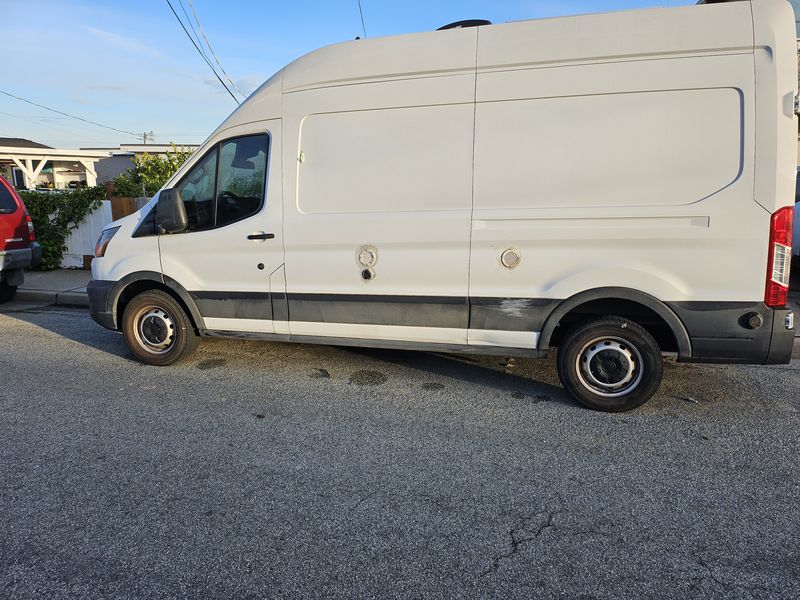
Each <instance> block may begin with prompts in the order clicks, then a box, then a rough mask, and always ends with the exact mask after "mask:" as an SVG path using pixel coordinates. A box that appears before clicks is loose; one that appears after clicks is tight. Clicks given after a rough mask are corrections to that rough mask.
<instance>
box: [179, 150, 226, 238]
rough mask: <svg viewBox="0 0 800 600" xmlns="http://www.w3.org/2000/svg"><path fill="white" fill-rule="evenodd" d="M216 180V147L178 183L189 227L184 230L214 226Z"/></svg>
mask: <svg viewBox="0 0 800 600" xmlns="http://www.w3.org/2000/svg"><path fill="white" fill-rule="evenodd" d="M216 182H217V149H216V148H214V150H212V151H211V152H209V153H208V154H207V155H206V157H205V158H204V159H203V160H201V161H200V162H199V163H197V164H196V165H195V166H194V167H193V168H192V170H191V171H189V174H188V175H186V177H184V178H183V181H181V182H180V183H179V184H178V186H177V187H178V190H179V191H180V193H181V197H182V198H183V205H184V206H185V207H186V216H187V217H188V219H189V227H188V229H187V230H186V231H205V230H206V229H213V228H214V188H215V186H216Z"/></svg>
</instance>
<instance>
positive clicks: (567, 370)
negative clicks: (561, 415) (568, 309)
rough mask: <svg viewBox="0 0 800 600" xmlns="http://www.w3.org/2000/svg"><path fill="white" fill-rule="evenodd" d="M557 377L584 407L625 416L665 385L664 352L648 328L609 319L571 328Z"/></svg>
mask: <svg viewBox="0 0 800 600" xmlns="http://www.w3.org/2000/svg"><path fill="white" fill-rule="evenodd" d="M556 362H557V367H558V378H559V379H560V380H561V383H562V385H563V386H564V388H565V389H566V390H567V391H568V392H569V393H570V394H571V395H572V397H573V398H575V399H576V400H577V401H578V402H580V403H581V404H583V405H584V406H586V407H588V408H591V409H593V410H600V411H604V412H626V411H629V410H633V409H634V408H637V407H639V406H641V405H642V404H644V403H645V402H647V401H648V400H649V399H650V397H651V396H652V395H653V394H655V393H656V390H658V386H659V385H661V377H662V375H663V372H664V364H663V361H662V358H661V349H660V348H659V347H658V343H657V342H656V341H655V340H654V339H653V336H652V335H650V333H649V332H647V330H645V329H644V328H643V327H641V326H640V325H638V324H637V323H634V322H633V321H630V320H628V319H624V318H622V317H615V316H606V317H601V318H599V319H596V320H593V321H589V322H585V323H581V324H579V325H576V326H575V327H573V328H572V329H570V330H569V331H568V332H567V333H566V334H565V335H564V338H563V339H562V341H561V344H559V346H558V355H557V359H556Z"/></svg>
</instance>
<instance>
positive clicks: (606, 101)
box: [89, 0, 797, 411]
mask: <svg viewBox="0 0 800 600" xmlns="http://www.w3.org/2000/svg"><path fill="white" fill-rule="evenodd" d="M796 55H797V53H796V46H795V34H794V17H793V11H792V8H791V6H790V5H789V3H788V2H786V1H785V0H753V1H752V2H748V1H734V2H723V3H713V4H702V5H699V6H686V7H680V8H667V9H654V10H639V11H627V12H617V13H612V14H597V15H588V16H576V17H567V18H559V19H545V20H534V21H524V22H517V23H507V24H503V25H484V26H479V27H463V28H455V29H449V30H445V31H436V32H430V33H420V34H413V35H402V36H396V37H388V38H379V39H368V40H357V41H352V42H347V43H342V44H337V45H334V46H331V47H328V48H324V49H322V50H319V51H316V52H312V53H311V54H309V55H307V56H304V57H302V58H300V59H299V60H297V61H295V62H293V63H292V64H290V65H289V66H287V67H286V68H285V69H283V70H282V71H280V72H279V73H277V74H276V75H275V76H274V77H272V78H271V79H270V80H269V81H267V82H266V83H265V84H264V85H262V86H261V88H259V89H258V90H257V91H256V92H255V93H254V94H253V95H252V96H251V97H250V98H249V99H248V100H247V101H246V102H245V103H244V104H242V105H241V106H240V107H239V108H238V109H237V110H236V111H235V112H234V113H233V114H232V115H231V116H230V117H229V118H228V119H227V120H226V121H225V122H224V123H223V124H222V125H220V127H219V128H218V129H217V130H216V131H215V132H214V133H213V134H212V135H211V137H210V138H209V139H208V141H206V142H205V144H204V145H203V146H202V147H201V148H200V150H199V151H198V152H197V153H196V154H195V155H194V156H193V157H192V158H191V160H189V161H188V162H187V163H186V164H185V165H184V166H183V167H182V168H181V169H180V171H178V173H176V175H175V176H174V177H173V178H172V179H171V180H170V181H169V183H168V184H167V185H166V186H165V189H162V190H161V192H160V193H159V194H158V195H157V196H156V197H155V198H153V200H152V201H151V202H150V203H149V204H148V205H147V206H146V207H145V208H144V209H142V210H141V211H140V212H139V213H137V214H134V215H131V216H129V217H127V218H125V219H122V220H120V221H117V222H116V223H114V224H112V225H111V226H109V228H108V229H106V230H105V231H104V232H103V235H102V237H101V238H100V240H99V242H98V246H97V252H96V254H97V258H95V260H94V262H93V264H92V275H93V279H94V281H92V283H91V284H90V286H89V295H90V300H91V306H92V308H91V310H92V315H93V317H94V319H95V320H96V321H97V322H99V323H100V324H102V325H104V326H105V327H108V328H109V329H114V330H121V331H122V332H123V334H124V337H125V341H126V342H127V344H128V346H129V347H130V349H131V351H132V352H133V353H134V354H135V355H136V356H137V357H138V358H139V359H141V360H142V361H144V362H146V363H148V364H152V365H168V364H171V363H173V362H175V361H176V360H178V359H179V358H181V357H182V356H184V355H186V354H187V353H189V352H191V351H192V350H193V349H194V348H195V347H196V346H197V344H198V340H199V338H200V337H203V336H226V337H241V338H248V339H263V340H281V341H292V342H312V343H321V344H335V345H355V346H375V347H387V348H410V349H419V350H436V351H444V352H462V351H466V352H475V353H483V354H486V353H501V354H503V355H519V356H544V355H546V354H547V353H548V352H549V351H551V350H554V349H557V363H558V371H559V375H560V377H561V381H562V382H563V384H564V386H565V387H566V389H567V390H568V391H569V392H570V393H571V394H572V395H573V396H574V397H575V398H577V399H578V400H579V401H580V402H582V403H583V404H585V405H587V406H589V407H591V408H595V409H601V410H607V411H623V410H629V409H631V408H634V407H636V406H638V405H640V404H642V403H644V402H645V401H646V400H647V399H648V398H649V397H650V396H651V395H652V394H653V393H654V392H655V390H656V389H657V388H658V386H659V383H660V380H661V373H662V353H663V352H666V353H677V356H678V359H679V360H680V361H684V362H731V363H757V364H773V363H787V362H788V361H789V360H790V356H791V353H792V342H793V336H794V332H793V329H794V316H793V314H792V312H791V311H790V310H788V309H787V291H788V277H789V271H788V269H789V262H790V260H789V259H790V254H791V222H792V206H793V198H794V181H795V156H796V143H797V137H796V136H797V120H796V117H795V111H794V106H795V97H796V94H797V62H796ZM787 249H788V250H787Z"/></svg>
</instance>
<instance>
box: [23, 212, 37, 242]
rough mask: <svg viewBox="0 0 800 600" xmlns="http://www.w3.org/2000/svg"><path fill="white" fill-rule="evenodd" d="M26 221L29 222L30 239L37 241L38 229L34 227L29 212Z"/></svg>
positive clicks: (26, 214)
mask: <svg viewBox="0 0 800 600" xmlns="http://www.w3.org/2000/svg"><path fill="white" fill-rule="evenodd" d="M25 222H26V223H27V224H28V239H29V240H30V241H32V242H35V241H36V230H35V229H34V228H33V219H31V216H30V215H29V214H28V213H25Z"/></svg>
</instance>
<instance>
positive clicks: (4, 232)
mask: <svg viewBox="0 0 800 600" xmlns="http://www.w3.org/2000/svg"><path fill="white" fill-rule="evenodd" d="M41 260H42V247H41V246H40V245H39V243H38V242H37V241H36V233H35V232H34V230H33V221H32V220H31V216H30V215H29V214H28V209H26V208H25V203H24V202H23V201H22V198H20V197H19V194H17V191H16V190H15V189H14V188H13V187H11V185H10V184H9V183H8V182H7V181H6V180H5V179H3V178H2V177H0V302H7V301H9V300H11V299H12V298H13V297H14V294H15V293H16V292H17V286H19V285H20V284H22V282H23V279H24V274H23V269H24V268H26V267H31V266H36V265H38V264H39V263H40V262H41Z"/></svg>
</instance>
